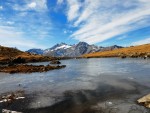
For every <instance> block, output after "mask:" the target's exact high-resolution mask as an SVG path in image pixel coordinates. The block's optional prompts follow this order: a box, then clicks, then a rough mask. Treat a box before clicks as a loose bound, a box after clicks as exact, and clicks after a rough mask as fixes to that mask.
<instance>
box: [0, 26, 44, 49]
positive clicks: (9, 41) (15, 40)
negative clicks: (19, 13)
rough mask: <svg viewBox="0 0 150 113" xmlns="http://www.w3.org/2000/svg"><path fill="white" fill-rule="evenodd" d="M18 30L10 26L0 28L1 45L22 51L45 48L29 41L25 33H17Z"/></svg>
mask: <svg viewBox="0 0 150 113" xmlns="http://www.w3.org/2000/svg"><path fill="white" fill-rule="evenodd" d="M15 29H16V28H14V27H10V26H0V45H3V46H8V47H17V48H19V49H21V50H27V49H30V48H36V47H39V48H44V46H41V45H39V44H38V43H37V42H36V41H35V40H31V39H27V38H26V37H25V36H24V33H23V32H20V31H16V30H15Z"/></svg>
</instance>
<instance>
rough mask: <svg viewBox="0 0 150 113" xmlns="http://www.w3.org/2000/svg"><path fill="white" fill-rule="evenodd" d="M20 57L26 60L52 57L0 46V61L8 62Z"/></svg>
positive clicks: (44, 59)
mask: <svg viewBox="0 0 150 113" xmlns="http://www.w3.org/2000/svg"><path fill="white" fill-rule="evenodd" d="M18 57H21V58H23V59H25V60H26V62H32V61H47V60H51V59H53V58H52V57H44V56H42V55H33V54H30V53H26V52H23V51H20V50H18V49H16V48H9V47H3V46H0V63H3V62H4V63H8V62H10V61H11V60H13V59H16V58H18Z"/></svg>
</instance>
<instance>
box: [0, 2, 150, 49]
mask: <svg viewBox="0 0 150 113" xmlns="http://www.w3.org/2000/svg"><path fill="white" fill-rule="evenodd" d="M79 41H84V42H87V43H89V44H96V45H99V46H110V45H114V44H117V45H122V46H130V45H140V44H145V43H150V0H0V45H3V46H9V47H17V48H19V49H21V50H27V49H30V48H42V49H46V48H50V47H51V46H53V45H54V44H56V43H61V42H65V43H68V44H74V43H78V42H79Z"/></svg>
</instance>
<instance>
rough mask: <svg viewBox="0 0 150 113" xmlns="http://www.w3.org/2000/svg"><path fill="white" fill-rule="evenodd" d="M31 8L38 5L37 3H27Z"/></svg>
mask: <svg viewBox="0 0 150 113" xmlns="http://www.w3.org/2000/svg"><path fill="white" fill-rule="evenodd" d="M27 6H28V7H29V8H35V7H36V3H35V2H32V3H30V4H28V5H27Z"/></svg>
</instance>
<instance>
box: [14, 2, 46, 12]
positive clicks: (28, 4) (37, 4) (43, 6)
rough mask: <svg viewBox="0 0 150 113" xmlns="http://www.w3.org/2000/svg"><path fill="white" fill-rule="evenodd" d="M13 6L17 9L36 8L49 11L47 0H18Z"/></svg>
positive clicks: (39, 10) (40, 10)
mask: <svg viewBox="0 0 150 113" xmlns="http://www.w3.org/2000/svg"><path fill="white" fill-rule="evenodd" d="M12 8H13V9H14V10H17V11H28V10H34V11H38V12H45V11H47V0H22V4H20V2H17V1H16V2H14V4H13V5H12Z"/></svg>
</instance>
